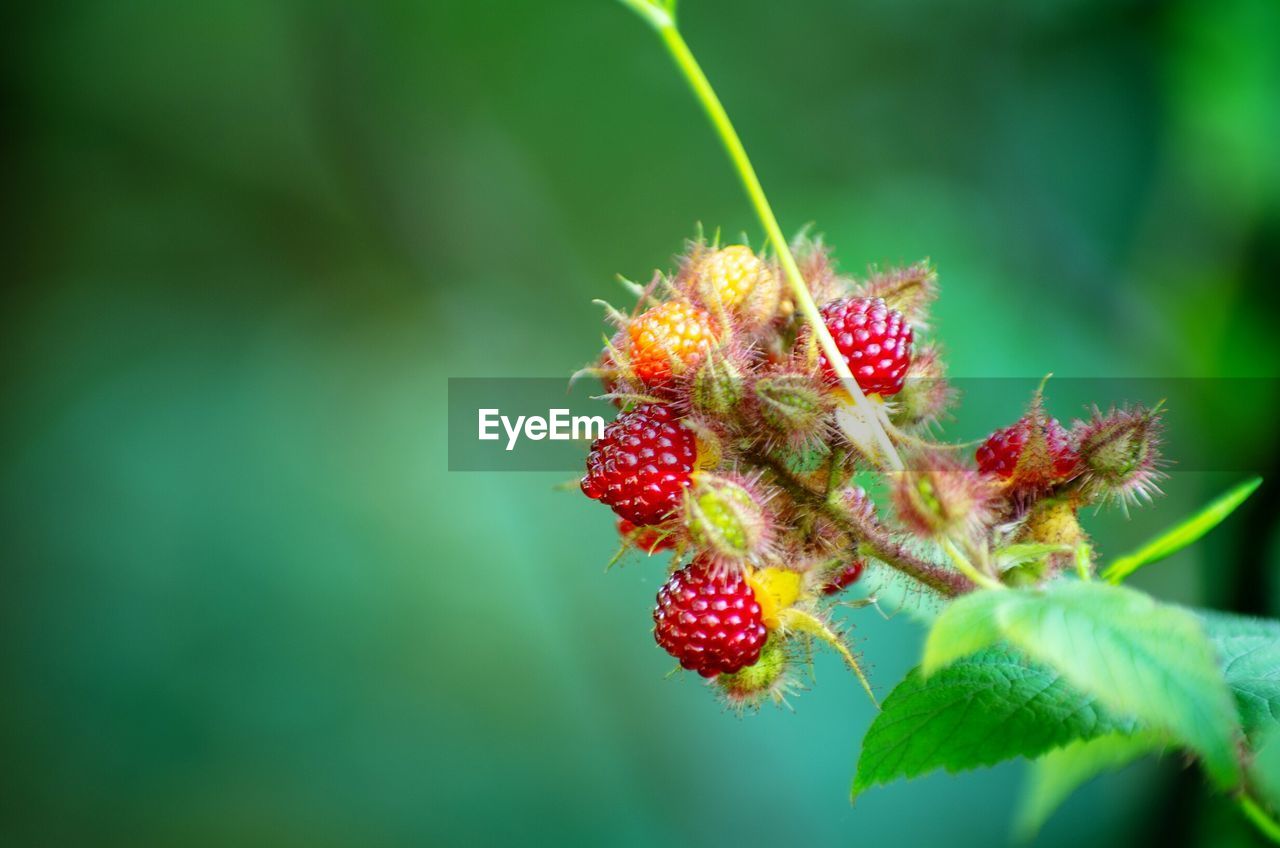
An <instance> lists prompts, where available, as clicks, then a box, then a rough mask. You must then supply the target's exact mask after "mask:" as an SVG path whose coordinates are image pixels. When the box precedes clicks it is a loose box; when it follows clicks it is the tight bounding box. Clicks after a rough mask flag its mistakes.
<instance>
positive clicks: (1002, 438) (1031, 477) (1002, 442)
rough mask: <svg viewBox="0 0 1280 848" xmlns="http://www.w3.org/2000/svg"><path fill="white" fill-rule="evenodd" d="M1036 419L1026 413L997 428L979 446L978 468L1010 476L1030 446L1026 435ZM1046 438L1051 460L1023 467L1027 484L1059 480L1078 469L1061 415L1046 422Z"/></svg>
mask: <svg viewBox="0 0 1280 848" xmlns="http://www.w3.org/2000/svg"><path fill="white" fill-rule="evenodd" d="M1033 426H1035V419H1034V418H1033V417H1031V416H1026V417H1024V418H1022V419H1021V420H1019V421H1018V422H1017V423H1016V424H1013V425H1012V426H1009V427H1005V428H1004V429H1003V430H996V431H995V432H994V433H992V434H991V435H990V436H988V437H987V440H986V441H985V442H983V443H982V445H981V447H979V448H978V451H977V453H976V454H975V458H976V459H977V460H978V470H979V471H981V472H982V473H983V474H986V475H989V476H992V477H998V478H999V479H1001V480H1009V479H1011V478H1012V477H1013V475H1014V472H1015V471H1017V470H1018V461H1019V460H1020V459H1021V458H1022V451H1023V449H1024V448H1025V447H1026V446H1027V439H1028V438H1030V436H1031V434H1032V429H1031V428H1032V427H1033ZM1044 441H1045V446H1046V449H1047V451H1048V455H1049V456H1048V460H1047V462H1046V463H1045V466H1046V467H1045V468H1043V469H1035V468H1032V469H1024V471H1025V472H1026V474H1025V476H1026V477H1027V479H1026V480H1023V481H1018V482H1025V483H1027V484H1028V485H1032V486H1035V485H1043V484H1050V483H1055V482H1059V481H1061V480H1064V479H1066V478H1067V477H1070V476H1071V473H1072V472H1073V471H1075V468H1076V464H1077V463H1078V462H1079V457H1078V456H1077V454H1076V450H1075V448H1074V447H1073V446H1072V444H1071V438H1070V437H1069V436H1068V435H1067V431H1066V430H1064V429H1063V427H1062V425H1061V424H1060V423H1058V419H1056V418H1049V419H1047V420H1046V423H1045V424H1044Z"/></svg>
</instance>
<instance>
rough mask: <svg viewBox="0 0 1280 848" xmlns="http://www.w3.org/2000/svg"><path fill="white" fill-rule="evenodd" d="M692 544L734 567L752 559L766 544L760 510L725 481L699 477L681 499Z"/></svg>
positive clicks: (746, 493)
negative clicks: (733, 564) (735, 564)
mask: <svg viewBox="0 0 1280 848" xmlns="http://www.w3.org/2000/svg"><path fill="white" fill-rule="evenodd" d="M685 517H686V521H687V523H688V527H689V536H690V538H691V539H692V540H693V542H694V544H696V545H698V546H699V547H701V548H703V549H704V550H706V551H707V552H708V553H709V554H711V555H712V556H713V557H715V558H718V559H721V560H725V561H729V562H735V563H742V562H746V561H748V560H751V559H754V558H755V557H756V555H757V554H759V553H761V552H762V549H763V545H764V543H765V541H766V540H767V534H768V525H767V521H766V517H765V514H764V509H763V508H762V507H761V505H760V504H759V502H758V501H757V500H756V498H755V496H753V495H752V494H751V493H750V492H749V491H747V490H746V489H745V488H743V487H742V486H740V485H738V484H737V483H734V482H732V481H729V480H724V479H721V478H714V477H703V478H702V479H700V480H699V481H698V483H697V485H696V486H694V488H693V489H692V490H690V491H689V492H688V493H687V494H686V496H685Z"/></svg>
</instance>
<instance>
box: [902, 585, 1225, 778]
mask: <svg viewBox="0 0 1280 848" xmlns="http://www.w3.org/2000/svg"><path fill="white" fill-rule="evenodd" d="M1001 638H1003V639H1004V640H1005V641H1007V642H1008V643H1009V644H1011V645H1013V646H1014V647H1016V648H1018V649H1019V650H1020V651H1022V652H1023V653H1025V654H1026V655H1027V656H1029V657H1031V658H1032V659H1036V660H1039V661H1041V662H1043V663H1046V664H1048V665H1050V666H1052V667H1053V668H1055V669H1057V670H1058V671H1059V672H1061V673H1062V675H1063V677H1064V678H1065V679H1066V680H1067V681H1069V682H1070V683H1072V684H1073V685H1075V686H1077V687H1079V688H1080V689H1081V691H1083V692H1086V693H1091V694H1093V695H1095V696H1096V697H1097V698H1098V700H1099V701H1100V702H1101V703H1102V704H1104V705H1105V706H1107V707H1108V708H1110V709H1111V710H1112V711H1113V712H1114V713H1116V714H1118V715H1130V716H1133V717H1135V718H1137V719H1139V720H1141V721H1142V722H1143V723H1144V724H1145V725H1146V726H1148V727H1150V728H1152V729H1154V730H1158V731H1162V732H1164V733H1166V734H1168V735H1169V736H1170V737H1171V738H1172V739H1173V741H1176V742H1179V743H1181V744H1183V745H1185V746H1186V747H1188V748H1189V749H1191V750H1192V751H1194V752H1196V753H1197V754H1199V755H1200V756H1201V758H1202V759H1203V761H1204V764H1205V768H1206V770H1207V771H1208V772H1209V774H1210V776H1211V777H1212V778H1213V779H1214V781H1215V782H1216V783H1217V784H1219V785H1220V786H1224V787H1226V786H1234V785H1236V784H1237V783H1238V782H1239V777H1240V766H1239V762H1238V761H1237V758H1236V740H1237V738H1238V737H1239V733H1240V725H1239V720H1238V718H1237V716H1236V707H1235V704H1234V703H1233V701H1232V698H1231V693H1230V691H1229V690H1228V688H1227V684H1226V681H1225V680H1224V679H1223V675H1222V672H1221V671H1220V670H1219V668H1218V665H1217V659H1216V656H1215V651H1214V648H1213V646H1212V645H1211V644H1210V643H1209V640H1208V639H1207V638H1206V636H1205V633H1204V630H1203V628H1202V626H1201V624H1200V621H1199V619H1197V618H1196V617H1195V616H1194V615H1193V614H1192V613H1190V612H1188V611H1186V610H1183V609H1179V608H1177V607H1172V606H1165V605H1161V604H1157V603H1156V602H1155V601H1154V600H1153V599H1152V598H1151V597H1149V596H1148V595H1144V594H1142V593H1141V592H1137V591H1134V590H1132V589H1126V588H1123V587H1119V586H1108V585H1106V584H1103V583H1084V582H1076V581H1061V582H1058V583H1056V584H1053V585H1052V586H1050V587H1048V588H1045V589H1016V590H1013V589H1006V590H993V591H989V592H975V593H973V594H970V595H967V596H965V597H963V598H960V599H958V600H957V601H955V602H953V603H952V604H951V605H950V606H949V607H948V608H947V610H946V611H944V612H943V614H942V615H941V616H939V618H938V621H937V622H936V623H935V624H934V627H933V630H932V631H931V632H930V633H929V637H928V639H927V640H926V642H925V658H924V663H923V666H922V667H923V670H924V673H925V674H931V673H932V672H933V671H934V670H936V669H938V668H940V667H942V666H944V665H947V664H949V663H950V662H952V661H954V660H955V659H957V658H958V657H960V656H964V655H965V654H967V653H972V652H973V651H975V650H977V649H979V648H981V647H983V646H984V645H986V644H991V643H992V642H994V641H996V640H998V639H1001Z"/></svg>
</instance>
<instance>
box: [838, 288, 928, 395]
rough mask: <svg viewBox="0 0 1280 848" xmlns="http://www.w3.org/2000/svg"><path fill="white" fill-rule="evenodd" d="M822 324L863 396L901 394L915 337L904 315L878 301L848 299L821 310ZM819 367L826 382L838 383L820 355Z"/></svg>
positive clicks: (866, 298)
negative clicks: (825, 326)
mask: <svg viewBox="0 0 1280 848" xmlns="http://www.w3.org/2000/svg"><path fill="white" fill-rule="evenodd" d="M822 321H823V323H825V324H826V325H827V329H828V330H829V331H830V332H831V336H832V338H834V339H835V342H836V347H838V348H840V352H841V353H842V354H844V359H845V362H847V363H848V364H849V370H850V371H852V372H853V377H854V379H855V380H857V381H858V385H859V386H861V387H862V390H863V391H864V392H866V393H867V394H878V395H881V396H882V397H889V396H890V395H896V394H897V393H898V392H900V391H902V384H903V382H904V381H905V379H906V375H907V367H908V366H909V365H911V337H912V333H911V325H910V324H908V323H907V322H906V321H905V320H904V319H903V317H902V313H900V312H898V311H897V310H896V309H890V308H889V307H887V306H885V303H884V301H883V300H881V299H880V298H878V297H846V298H841V299H840V300H833V301H831V302H830V303H828V304H827V305H826V306H824V307H822ZM818 363H819V364H820V365H821V366H822V371H823V373H824V374H826V376H827V379H828V380H831V381H835V379H836V374H835V371H834V370H832V368H831V364H830V363H829V362H828V361H827V356H826V354H825V353H822V352H821V351H819V357H818Z"/></svg>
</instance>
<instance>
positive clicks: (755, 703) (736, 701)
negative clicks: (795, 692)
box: [715, 632, 791, 711]
mask: <svg viewBox="0 0 1280 848" xmlns="http://www.w3.org/2000/svg"><path fill="white" fill-rule="evenodd" d="M790 669H791V651H790V650H789V649H788V647H787V643H786V639H785V637H783V635H782V634H781V633H776V632H775V633H771V634H769V641H767V642H765V644H764V648H762V649H761V651H760V659H758V660H756V661H755V664H754V665H749V666H747V667H746V668H742V669H739V670H738V671H735V672H734V673H733V674H721V675H719V676H718V677H716V679H715V685H716V686H717V687H718V688H719V689H720V693H721V694H722V695H723V696H724V698H725V700H726V701H728V703H729V706H731V707H733V708H734V709H736V710H738V711H742V710H748V709H752V710H753V709H758V708H759V707H760V705H761V704H763V703H764V702H765V701H766V700H772V701H774V702H775V703H782V702H783V700H784V699H785V697H786V695H787V692H788V690H789V688H790V687H789V685H788V684H789V681H788V671H790Z"/></svg>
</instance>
